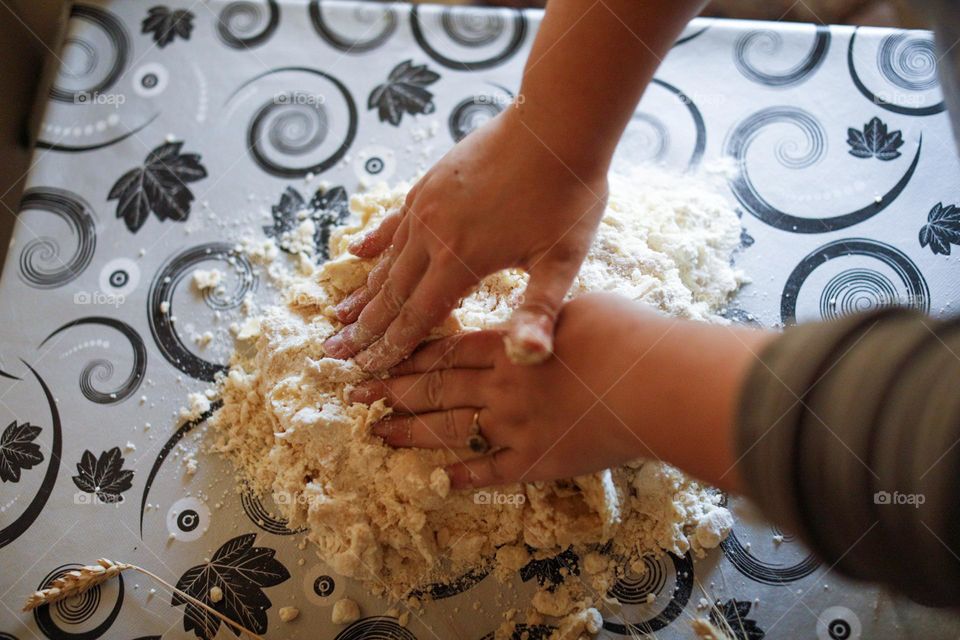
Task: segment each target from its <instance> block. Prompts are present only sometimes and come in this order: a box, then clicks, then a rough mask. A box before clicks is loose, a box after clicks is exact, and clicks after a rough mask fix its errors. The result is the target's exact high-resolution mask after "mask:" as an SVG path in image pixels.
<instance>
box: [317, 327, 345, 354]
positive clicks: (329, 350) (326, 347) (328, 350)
mask: <svg viewBox="0 0 960 640" xmlns="http://www.w3.org/2000/svg"><path fill="white" fill-rule="evenodd" d="M323 351H324V353H325V354H326V355H328V356H330V357H331V358H343V357H345V356H346V355H347V345H346V344H345V343H344V339H343V337H342V336H341V335H340V334H339V333H338V334H336V335H333V336H330V337H329V338H327V339H326V340H324V342H323Z"/></svg>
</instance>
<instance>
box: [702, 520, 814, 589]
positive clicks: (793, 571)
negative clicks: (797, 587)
mask: <svg viewBox="0 0 960 640" xmlns="http://www.w3.org/2000/svg"><path fill="white" fill-rule="evenodd" d="M791 540H792V538H790V539H788V538H787V536H784V542H790V541H791ZM720 548H721V549H722V550H723V555H724V556H725V557H726V558H727V560H728V561H729V562H730V564H732V565H733V566H734V568H736V570H737V571H739V572H740V573H742V574H743V575H745V576H746V577H748V578H750V579H751V580H754V581H756V582H761V583H763V584H769V585H773V586H778V585H784V584H789V583H791V582H796V581H797V580H802V579H803V578H806V577H807V576H809V575H810V574H812V573H813V572H814V571H816V570H817V568H818V567H819V566H820V560H818V559H817V557H816V556H815V555H813V554H812V553H811V554H808V555H807V556H805V557H804V558H802V559H801V560H800V561H799V562H796V563H794V564H791V565H784V564H782V563H779V562H766V561H764V560H761V559H760V558H757V557H756V556H755V555H753V554H752V553H751V552H750V551H747V549H746V547H744V546H743V543H741V542H740V539H739V538H738V537H737V533H736V531H731V532H730V534H729V535H728V536H727V538H726V539H725V540H724V541H723V542H721V543H720Z"/></svg>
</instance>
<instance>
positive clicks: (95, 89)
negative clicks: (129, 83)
mask: <svg viewBox="0 0 960 640" xmlns="http://www.w3.org/2000/svg"><path fill="white" fill-rule="evenodd" d="M70 19H71V20H83V21H85V22H89V23H92V24H93V25H95V26H97V27H99V28H100V29H101V30H102V31H103V32H104V34H106V36H107V39H108V40H109V42H110V46H111V48H112V50H111V51H109V52H101V51H98V50H97V49H96V47H94V46H93V45H91V44H90V43H89V42H86V41H84V40H77V39H76V38H70V39H68V40H67V41H66V43H67V44H70V45H73V46H75V47H79V48H81V49H83V50H84V52H86V54H87V56H88V64H87V68H86V69H85V70H84V73H83V74H82V75H86V74H89V73H91V72H93V71H94V70H95V69H96V67H97V66H98V64H99V62H100V60H99V57H100V55H102V54H104V53H109V54H110V60H109V63H108V68H107V69H106V70H105V72H104V73H103V74H102V76H103V77H101V78H100V79H99V80H97V81H96V82H94V83H93V84H90V85H89V86H85V87H83V88H81V89H66V88H63V87H61V86H58V85H57V84H56V83H54V85H53V86H52V87H50V97H51V98H52V99H54V100H57V101H58V102H69V103H72V104H77V103H82V97H89V96H93V95H96V94H98V93H102V92H104V91H106V90H107V89H109V88H110V87H112V86H113V85H114V84H115V83H116V82H117V80H119V79H120V77H121V76H122V75H123V70H124V67H126V65H127V58H128V57H129V55H130V38H129V36H127V30H126V29H125V28H124V26H123V23H122V22H120V20H119V19H118V18H117V17H116V16H115V15H113V14H112V13H110V12H109V11H106V10H105V9H101V8H100V7H94V6H90V5H85V4H75V5H73V6H72V7H71V9H70Z"/></svg>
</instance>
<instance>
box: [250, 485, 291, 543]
mask: <svg viewBox="0 0 960 640" xmlns="http://www.w3.org/2000/svg"><path fill="white" fill-rule="evenodd" d="M240 504H241V506H242V507H243V512H244V513H246V514H247V517H248V518H250V521H251V522H253V524H255V525H257V526H258V527H260V528H261V529H263V530H264V531H266V532H267V533H272V534H273V535H276V536H292V535H294V534H296V533H303V532H304V531H306V530H307V529H306V527H301V528H299V529H296V530H294V529H290V528H289V527H288V526H287V524H288V522H287V520H285V519H283V518H277V517H275V516H273V515H271V514H270V512H269V511H267V509H266V507H264V506H263V502H261V501H260V498H259V496H257V494H255V493H254V492H253V490H252V489H251V488H250V487H248V486H244V488H243V489H242V490H241V491H240Z"/></svg>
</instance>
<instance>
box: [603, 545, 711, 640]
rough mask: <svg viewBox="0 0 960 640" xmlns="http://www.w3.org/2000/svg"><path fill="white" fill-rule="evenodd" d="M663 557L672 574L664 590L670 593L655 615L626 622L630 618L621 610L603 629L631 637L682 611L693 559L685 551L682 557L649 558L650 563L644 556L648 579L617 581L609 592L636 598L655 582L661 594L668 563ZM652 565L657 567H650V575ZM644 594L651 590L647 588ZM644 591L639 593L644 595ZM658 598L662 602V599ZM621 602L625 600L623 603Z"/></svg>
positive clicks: (690, 584) (689, 587)
mask: <svg viewBox="0 0 960 640" xmlns="http://www.w3.org/2000/svg"><path fill="white" fill-rule="evenodd" d="M667 558H669V559H670V562H671V564H672V569H673V571H672V573H673V576H672V581H671V582H672V586H671V587H669V591H668V592H669V593H670V600H669V601H668V602H667V604H666V606H664V607H663V608H662V609H661V610H660V612H659V613H657V614H656V615H655V616H652V617H647V618H644V619H642V620H637V621H629V619H630V617H631V616H630V612H629V611H628V610H625V611H623V612H622V614H621V615H620V616H617V618H615V619H613V620H604V621H603V628H604V629H605V630H607V631H610V632H611V633H616V634H618V635H622V636H630V637H635V636H636V635H644V634H652V633H655V632H657V631H659V630H660V629H663V628H664V627H666V626H667V625H669V624H670V623H671V622H673V621H674V620H676V619H677V618H679V617H680V614H682V613H683V610H684V608H685V607H686V606H687V603H688V602H689V601H690V596H691V595H692V594H693V584H694V578H693V559H692V558H691V557H690V554H689V552H688V553H687V554H685V555H684V556H682V557H681V556H675V555H674V554H672V553H667V554H666V555H665V556H662V557H659V558H650V559H649V560H650V563H651V565H650V566H648V565H647V562H648V559H647V558H644V565H645V566H647V567H648V568H647V574H645V575H651V576H652V577H651V579H647V578H645V577H641V579H640V580H639V581H638V582H636V583H631V582H628V581H624V580H621V581H618V582H617V584H615V585H614V586H613V588H612V589H611V590H610V594H611V595H614V594H616V593H617V592H618V591H619V592H621V593H622V594H623V595H624V596H625V597H626V598H628V599H630V600H636V599H638V598H640V593H641V591H643V590H644V589H647V588H653V587H655V586H656V585H658V584H659V585H660V587H659V589H660V590H659V592H658V593H664V591H665V590H666V589H667V585H668V580H669V578H668V577H667V574H668V573H669V572H670V568H671V565H668V564H667ZM653 565H659V566H658V567H657V568H656V569H653V572H654V573H652V574H651V573H650V571H651V568H650V567H651V566H653ZM646 593H654V592H653V591H647V592H646ZM646 593H644V594H643V595H644V596H646ZM658 601H662V598H661V599H659V600H658ZM643 602H644V600H643V599H642V598H640V604H642V603H643ZM624 604H628V603H627V602H624Z"/></svg>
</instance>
